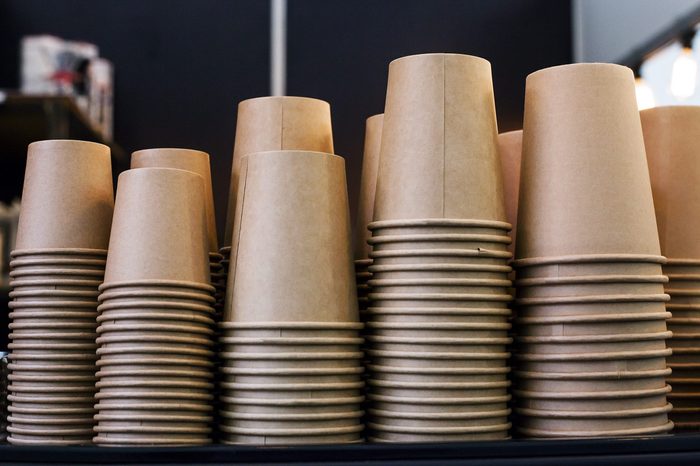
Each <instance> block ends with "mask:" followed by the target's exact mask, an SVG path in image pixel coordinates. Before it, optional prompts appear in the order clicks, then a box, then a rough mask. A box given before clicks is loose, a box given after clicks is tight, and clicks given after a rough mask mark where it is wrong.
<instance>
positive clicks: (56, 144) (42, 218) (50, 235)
mask: <svg viewBox="0 0 700 466" xmlns="http://www.w3.org/2000/svg"><path fill="white" fill-rule="evenodd" d="M22 199H23V201H22V212H21V214H20V218H19V225H18V229H17V241H16V245H15V248H16V249H37V248H88V249H107V244H108V241H109V233H110V224H111V218H112V212H113V208H114V196H113V191H112V163H111V157H110V151H109V147H107V146H104V145H102V144H97V143H93V142H85V141H70V140H47V141H39V142H34V143H32V144H30V145H29V149H28V153H27V168H26V171H25V179H24V187H23V192H22Z"/></svg>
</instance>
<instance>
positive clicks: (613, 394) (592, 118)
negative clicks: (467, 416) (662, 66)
mask: <svg viewBox="0 0 700 466" xmlns="http://www.w3.org/2000/svg"><path fill="white" fill-rule="evenodd" d="M525 105H526V107H525V127H524V136H523V137H524V139H523V159H522V178H521V179H522V180H523V183H522V184H521V187H520V205H519V212H518V238H517V241H516V260H515V261H514V267H515V268H516V276H517V280H516V282H515V285H516V291H517V299H516V307H517V319H516V335H515V338H516V349H515V351H514V355H515V358H514V359H515V360H514V366H515V371H514V390H513V395H514V397H515V399H516V408H515V414H516V417H515V420H514V425H515V428H516V432H517V433H519V434H520V435H522V436H526V437H545V438H546V437H606V436H632V435H652V434H662V433H666V432H669V431H670V430H671V429H672V428H673V423H672V422H670V421H669V420H668V413H669V411H670V410H671V405H670V404H668V402H667V399H666V395H667V393H668V392H669V391H670V387H669V386H668V385H667V384H666V377H667V376H668V374H669V373H670V371H669V370H668V369H667V368H666V359H665V358H666V357H667V356H669V355H670V354H671V350H670V349H667V348H666V339H668V338H669V337H670V335H671V332H669V331H667V328H666V319H667V318H668V317H669V314H668V313H667V312H666V309H665V302H666V301H667V300H668V295H666V294H664V283H665V282H666V281H667V279H666V277H665V276H664V275H663V274H662V264H663V263H664V262H665V258H664V257H662V256H661V254H660V248H659V237H658V232H657V229H656V221H655V216H654V203H653V200H652V192H651V186H650V182H649V172H648V167H647V162H646V157H645V150H644V140H643V137H642V131H641V125H640V122H639V113H638V111H637V104H636V100H635V92H634V77H633V73H632V71H631V70H630V69H628V68H625V67H622V66H619V65H610V64H577V65H565V66H559V67H553V68H548V69H545V70H541V71H538V72H536V73H533V74H531V75H530V76H528V79H527V86H526V99H525ZM611 128H614V131H611Z"/></svg>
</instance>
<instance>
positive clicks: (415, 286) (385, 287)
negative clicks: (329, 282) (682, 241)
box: [368, 278, 663, 295]
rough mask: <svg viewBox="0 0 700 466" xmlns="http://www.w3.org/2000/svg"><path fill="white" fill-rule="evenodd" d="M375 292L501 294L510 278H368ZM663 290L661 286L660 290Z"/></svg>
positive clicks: (509, 283) (508, 284)
mask: <svg viewBox="0 0 700 466" xmlns="http://www.w3.org/2000/svg"><path fill="white" fill-rule="evenodd" d="M368 284H369V285H370V287H371V288H372V292H373V293H375V294H393V293H396V294H401V293H415V294H442V293H445V294H448V293H455V294H492V295H498V294H503V293H505V291H506V290H507V289H508V288H509V287H510V285H511V282H510V280H495V279H479V278H395V279H387V280H375V279H372V280H369V282H368ZM658 291H663V287H661V289H660V290H658Z"/></svg>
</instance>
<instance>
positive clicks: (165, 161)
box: [131, 148, 219, 252]
mask: <svg viewBox="0 0 700 466" xmlns="http://www.w3.org/2000/svg"><path fill="white" fill-rule="evenodd" d="M147 167H151V168H176V169H180V170H186V171H190V172H194V173H196V174H198V175H199V176H201V177H202V180H203V181H204V200H205V203H204V210H205V212H206V223H207V232H208V236H207V237H208V242H209V251H210V252H217V251H218V250H219V246H218V240H217V237H216V216H215V211H214V192H213V189H212V183H211V167H210V164H209V154H207V153H206V152H202V151H198V150H192V149H172V148H166V149H146V150H139V151H136V152H134V153H133V154H131V168H132V169H133V168H147Z"/></svg>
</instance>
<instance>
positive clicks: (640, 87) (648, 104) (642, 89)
mask: <svg viewBox="0 0 700 466" xmlns="http://www.w3.org/2000/svg"><path fill="white" fill-rule="evenodd" d="M634 90H635V92H636V94H637V107H638V108H639V110H644V109H647V108H652V107H654V106H655V105H656V100H655V99H654V91H652V90H651V87H649V85H648V84H647V83H646V81H644V79H642V78H641V77H638V78H636V79H635V80H634Z"/></svg>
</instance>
